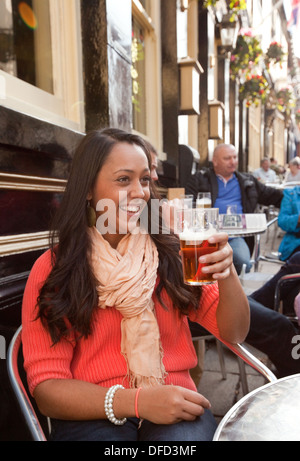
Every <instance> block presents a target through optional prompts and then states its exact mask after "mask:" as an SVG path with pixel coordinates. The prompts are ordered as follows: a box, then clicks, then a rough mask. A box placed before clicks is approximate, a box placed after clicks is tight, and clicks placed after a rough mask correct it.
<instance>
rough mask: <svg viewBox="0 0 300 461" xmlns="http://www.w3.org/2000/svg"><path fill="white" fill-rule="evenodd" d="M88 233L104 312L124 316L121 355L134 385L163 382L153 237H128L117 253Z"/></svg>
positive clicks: (99, 237) (92, 231)
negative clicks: (111, 310)
mask: <svg viewBox="0 0 300 461" xmlns="http://www.w3.org/2000/svg"><path fill="white" fill-rule="evenodd" d="M89 232H90V235H91V239H92V255H91V263H92V269H93V271H94V274H95V276H96V278H97V280H98V282H99V285H98V286H97V292H98V304H99V306H100V307H101V308H103V309H105V308H106V307H107V306H108V307H109V306H111V307H115V308H116V309H117V310H118V311H119V312H120V313H121V314H122V316H123V319H122V323H121V335H122V336H121V352H122V354H123V356H124V357H125V359H126V362H127V367H128V377H129V382H130V386H131V387H139V386H144V387H145V386H149V385H155V384H158V383H162V382H163V381H164V376H165V369H164V366H163V363H162V349H161V343H160V334H159V328H158V324H157V320H156V317H155V312H154V304H153V301H152V294H153V290H154V287H155V282H156V277H157V268H158V252H157V248H156V246H155V244H154V242H153V241H152V240H151V238H150V236H149V235H148V234H142V233H138V234H127V235H125V236H124V237H123V239H122V240H121V241H120V243H119V245H118V247H117V249H114V248H112V247H111V246H110V244H109V243H108V242H107V241H106V240H105V239H104V238H103V237H102V235H101V234H100V233H99V232H98V230H97V229H96V227H93V228H90V229H89Z"/></svg>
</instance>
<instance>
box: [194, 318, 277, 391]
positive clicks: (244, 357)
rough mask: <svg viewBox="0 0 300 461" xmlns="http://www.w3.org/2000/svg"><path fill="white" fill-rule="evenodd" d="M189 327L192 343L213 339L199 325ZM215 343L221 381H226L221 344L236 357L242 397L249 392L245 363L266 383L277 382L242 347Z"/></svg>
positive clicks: (219, 342)
mask: <svg viewBox="0 0 300 461" xmlns="http://www.w3.org/2000/svg"><path fill="white" fill-rule="evenodd" d="M189 325H190V330H191V333H192V339H193V341H200V340H205V339H211V338H214V336H213V335H212V334H210V333H209V332H207V331H206V330H205V329H204V328H202V327H199V325H197V329H196V326H195V327H194V328H193V326H194V323H193V322H189ZM198 329H199V331H200V332H201V329H202V330H203V333H201V334H200V335H197V333H196V332H197V331H198ZM216 341H217V350H218V355H219V361H220V367H221V372H222V376H223V379H226V369H225V361H224V355H223V349H222V343H223V344H225V346H226V347H227V348H228V349H230V350H231V351H232V352H233V353H234V354H235V355H236V356H237V359H238V366H239V373H240V379H241V384H242V390H243V394H244V395H246V394H248V392H249V388H248V382H247V374H246V369H245V363H247V364H248V365H250V366H251V367H252V368H254V369H255V370H256V371H258V372H259V373H260V374H261V375H263V376H264V377H265V378H266V380H267V381H269V382H274V381H277V378H276V376H275V375H274V373H272V371H271V370H270V369H269V368H268V367H267V366H266V365H264V364H263V363H262V362H261V361H260V360H259V359H257V358H256V357H255V356H254V355H253V354H251V352H249V351H248V349H247V348H246V347H245V346H244V345H241V344H229V343H227V342H223V341H221V340H219V339H217V338H216Z"/></svg>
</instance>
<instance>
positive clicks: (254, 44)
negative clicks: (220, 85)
mask: <svg viewBox="0 0 300 461" xmlns="http://www.w3.org/2000/svg"><path fill="white" fill-rule="evenodd" d="M261 56H262V49H261V46H260V42H259V39H258V38H257V37H255V36H254V35H253V34H252V31H251V29H248V30H245V31H243V30H241V32H240V35H239V36H238V38H237V42H236V47H235V49H234V51H233V52H232V54H231V58H230V59H231V60H230V72H231V78H232V79H233V80H234V79H235V78H236V77H237V75H241V74H243V73H245V74H246V75H247V74H249V73H250V72H251V69H252V68H253V67H254V66H256V65H257V64H258V62H259V60H260V58H261Z"/></svg>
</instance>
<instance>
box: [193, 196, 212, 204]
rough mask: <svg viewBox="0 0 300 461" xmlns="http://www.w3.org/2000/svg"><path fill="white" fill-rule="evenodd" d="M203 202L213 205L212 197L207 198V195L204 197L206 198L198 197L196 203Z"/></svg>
mask: <svg viewBox="0 0 300 461" xmlns="http://www.w3.org/2000/svg"><path fill="white" fill-rule="evenodd" d="M197 203H198V204H203V203H205V204H206V205H211V199H210V198H207V197H204V198H197V200H196V204H197Z"/></svg>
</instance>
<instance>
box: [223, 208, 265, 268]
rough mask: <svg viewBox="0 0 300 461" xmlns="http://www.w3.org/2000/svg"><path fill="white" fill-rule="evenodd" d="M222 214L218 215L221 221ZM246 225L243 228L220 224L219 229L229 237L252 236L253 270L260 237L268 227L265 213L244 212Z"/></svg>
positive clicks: (258, 253)
mask: <svg viewBox="0 0 300 461" xmlns="http://www.w3.org/2000/svg"><path fill="white" fill-rule="evenodd" d="M223 216H224V215H220V222H222V219H223ZM244 217H245V223H246V227H243V228H227V227H226V228H223V227H221V226H220V231H224V232H226V233H227V234H228V237H229V238H234V237H254V250H253V260H252V261H253V263H254V271H255V272H256V271H257V270H258V262H259V259H260V237H261V234H263V233H264V232H266V230H267V228H268V224H267V218H266V215H265V213H249V214H245V215H244Z"/></svg>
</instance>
